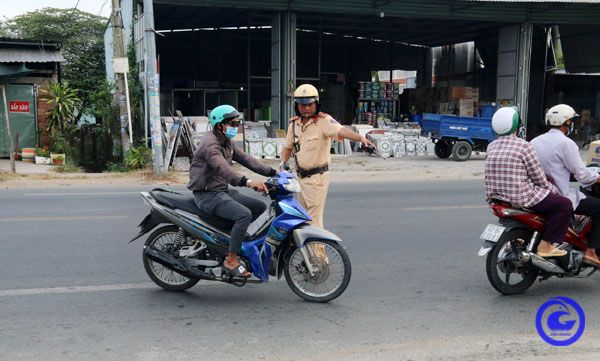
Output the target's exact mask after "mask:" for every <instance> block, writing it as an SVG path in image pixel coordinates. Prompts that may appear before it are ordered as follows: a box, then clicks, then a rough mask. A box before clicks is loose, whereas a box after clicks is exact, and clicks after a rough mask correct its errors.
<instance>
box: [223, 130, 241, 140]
mask: <svg viewBox="0 0 600 361" xmlns="http://www.w3.org/2000/svg"><path fill="white" fill-rule="evenodd" d="M237 133H238V128H237V127H227V131H226V132H225V136H226V137H227V139H231V138H233V137H235V136H236V135H237Z"/></svg>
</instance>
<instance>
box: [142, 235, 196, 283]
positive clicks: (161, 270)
mask: <svg viewBox="0 0 600 361" xmlns="http://www.w3.org/2000/svg"><path fill="white" fill-rule="evenodd" d="M176 238H177V233H172V232H167V233H163V234H162V235H160V236H159V237H157V238H156V239H155V240H154V242H152V243H151V244H150V245H149V246H150V247H154V248H156V249H158V250H161V251H163V252H169V251H172V249H173V248H172V247H173V244H174V242H175V239H176ZM169 253H170V252H169ZM148 264H149V265H150V271H151V272H152V273H153V274H154V275H155V276H156V277H157V278H158V279H159V280H161V281H162V282H164V283H167V284H169V285H172V286H181V285H183V284H185V283H187V282H189V281H190V279H189V278H187V277H185V276H182V275H180V274H179V273H177V272H175V271H173V270H171V269H168V268H167V267H165V266H163V265H161V264H160V263H157V262H153V261H152V260H150V259H148Z"/></svg>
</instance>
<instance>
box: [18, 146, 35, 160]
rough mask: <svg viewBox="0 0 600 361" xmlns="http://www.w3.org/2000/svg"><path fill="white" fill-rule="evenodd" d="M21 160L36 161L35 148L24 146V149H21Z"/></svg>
mask: <svg viewBox="0 0 600 361" xmlns="http://www.w3.org/2000/svg"><path fill="white" fill-rule="evenodd" d="M21 160H23V162H29V163H34V161H35V148H23V149H21Z"/></svg>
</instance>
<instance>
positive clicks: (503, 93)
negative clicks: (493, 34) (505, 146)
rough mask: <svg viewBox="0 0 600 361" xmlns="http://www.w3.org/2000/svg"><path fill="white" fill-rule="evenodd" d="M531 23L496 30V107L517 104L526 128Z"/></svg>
mask: <svg viewBox="0 0 600 361" xmlns="http://www.w3.org/2000/svg"><path fill="white" fill-rule="evenodd" d="M532 35H533V26H532V25H531V24H521V25H513V26H508V27H505V28H502V29H500V34H499V39H498V40H499V41H498V73H497V81H496V101H497V103H498V105H499V106H517V107H518V108H519V113H520V115H521V120H522V122H523V126H524V127H525V129H527V110H528V107H527V104H528V101H529V76H530V72H531V48H532Z"/></svg>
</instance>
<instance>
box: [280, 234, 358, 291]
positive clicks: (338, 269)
mask: <svg viewBox="0 0 600 361" xmlns="http://www.w3.org/2000/svg"><path fill="white" fill-rule="evenodd" d="M311 245H319V246H322V247H324V255H326V257H319V256H318V255H314V257H311V264H312V265H313V267H314V268H316V270H317V273H316V274H315V276H314V277H310V275H309V274H308V270H307V268H306V265H305V263H304V259H303V257H302V254H301V253H300V249H298V248H295V249H294V250H293V251H292V252H291V254H290V255H289V259H287V257H286V261H285V265H284V273H285V280H286V281H287V284H288V286H289V287H290V288H291V289H292V291H294V293H295V294H297V295H298V296H300V298H303V299H305V300H307V301H311V302H329V301H331V300H334V299H336V298H337V297H339V296H340V295H341V294H342V293H344V291H345V290H346V287H348V284H349V283H350V277H351V276H352V266H351V264H350V258H349V257H348V253H346V250H345V249H344V247H342V246H341V245H340V244H338V243H336V242H332V241H329V240H321V239H314V240H310V241H308V242H306V243H305V247H306V248H307V249H308V248H309V247H312V246H311ZM311 249H312V248H311ZM309 254H310V253H309Z"/></svg>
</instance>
